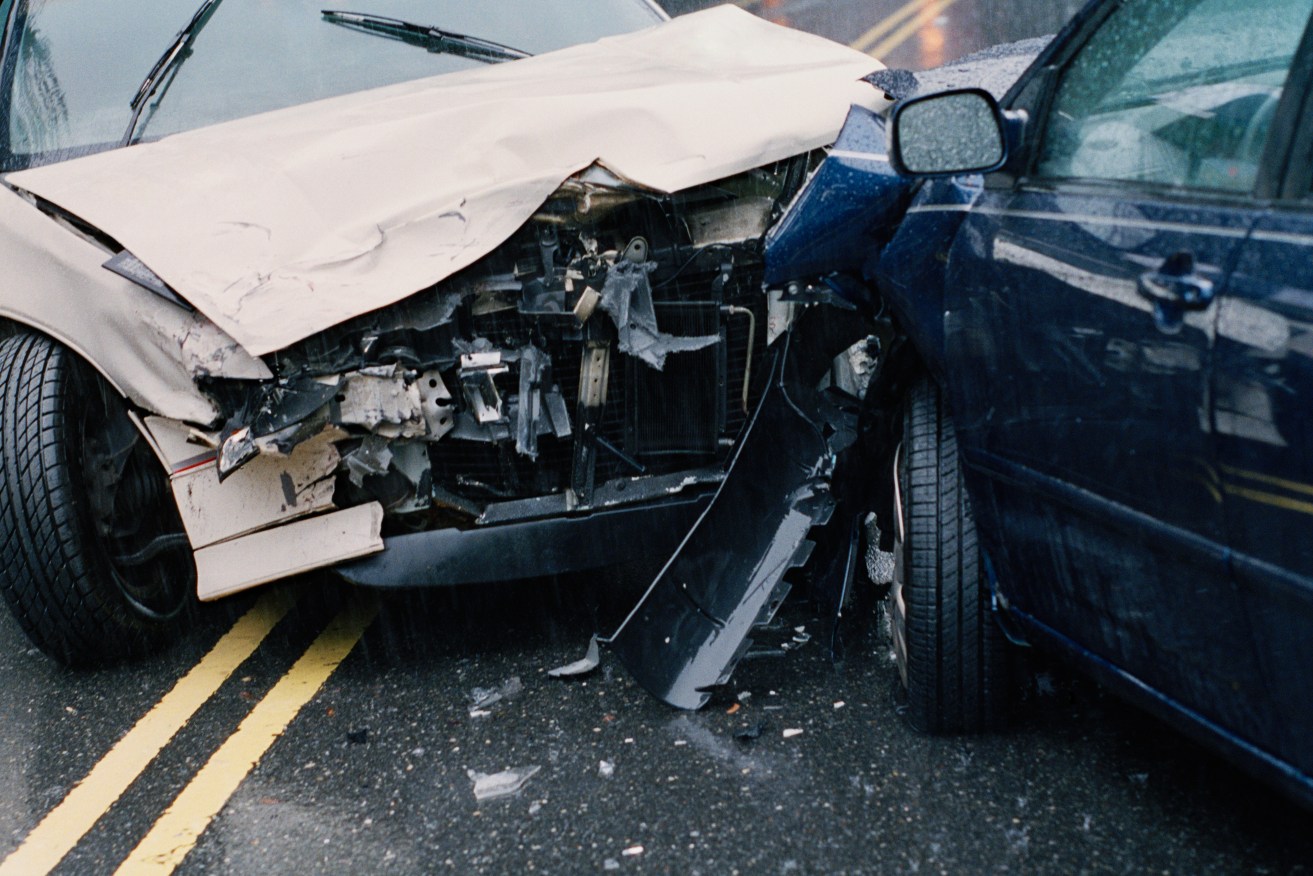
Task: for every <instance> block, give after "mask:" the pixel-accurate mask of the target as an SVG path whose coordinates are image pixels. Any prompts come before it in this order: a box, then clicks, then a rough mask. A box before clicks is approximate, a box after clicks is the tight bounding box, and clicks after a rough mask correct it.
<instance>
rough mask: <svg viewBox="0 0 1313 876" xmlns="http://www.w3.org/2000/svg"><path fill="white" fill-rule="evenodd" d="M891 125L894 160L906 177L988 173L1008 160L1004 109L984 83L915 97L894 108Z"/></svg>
mask: <svg viewBox="0 0 1313 876" xmlns="http://www.w3.org/2000/svg"><path fill="white" fill-rule="evenodd" d="M889 128H890V143H889V160H890V163H891V164H892V165H893V167H894V170H896V171H898V172H899V173H901V174H904V175H907V176H955V175H957V174H964V173H989V172H991V171H995V170H998V169H999V168H1001V167H1002V166H1003V165H1004V164H1005V163H1006V162H1007V157H1008V150H1007V145H1006V144H1007V140H1006V135H1005V132H1004V125H1003V112H1002V111H1001V110H1000V109H999V106H998V102H997V101H995V100H994V98H993V97H992V96H991V95H990V94H989V92H987V91H983V90H981V89H979V88H968V89H963V90H960V91H944V92H941V93H939V94H930V95H926V96H925V97H914V98H912V99H911V100H908V101H906V102H904V103H901V104H899V105H898V106H896V107H894V112H893V118H892V119H891V120H890V125H889Z"/></svg>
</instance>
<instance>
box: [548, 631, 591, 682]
mask: <svg viewBox="0 0 1313 876" xmlns="http://www.w3.org/2000/svg"><path fill="white" fill-rule="evenodd" d="M601 661H602V656H601V653H600V651H599V648H598V645H597V636H593V638H592V639H591V640H590V641H589V642H588V652H587V653H586V654H584V656H583V657H581V658H580V659H578V660H576V661H574V662H573V663H567V664H565V665H564V666H558V667H556V668H555V669H549V670H547V674H548V675H550V676H551V677H552V678H574V677H575V676H579V675H587V674H588V673H590V672H592V671H593V670H594V669H596V668H597V664H598V663H600V662H601Z"/></svg>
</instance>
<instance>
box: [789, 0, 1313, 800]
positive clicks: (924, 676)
mask: <svg viewBox="0 0 1313 876" xmlns="http://www.w3.org/2000/svg"><path fill="white" fill-rule="evenodd" d="M1311 12H1313V0H1270V2H1267V3H1264V4H1261V6H1259V7H1256V6H1255V5H1254V4H1252V3H1248V2H1242V0H1108V2H1101V0H1100V2H1092V3H1091V4H1089V6H1088V7H1086V8H1085V10H1084V11H1083V12H1082V13H1081V14H1080V15H1079V16H1078V17H1077V18H1076V19H1075V20H1074V21H1072V22H1071V24H1070V25H1069V26H1068V27H1067V28H1066V29H1065V30H1064V31H1063V32H1062V33H1061V34H1060V35H1059V36H1058V37H1057V38H1056V39H1054V40H1053V41H1052V42H1051V43H1050V44H1049V45H1048V46H1047V47H1046V48H1045V49H1044V50H1043V51H1042V52H1041V53H1040V54H1039V57H1038V58H1037V59H1036V60H1035V62H1034V63H1033V64H1032V65H1031V66H1030V68H1029V69H1028V70H1027V72H1026V73H1025V74H1024V75H1022V76H1021V78H1020V79H1019V80H1017V81H1016V82H1015V84H1014V85H1013V86H1012V87H1011V88H1010V90H1008V91H1007V93H1006V95H1004V96H1003V97H1002V99H1001V100H1000V101H997V102H996V100H995V98H994V97H993V96H991V95H990V94H989V93H988V92H987V91H985V90H978V89H958V90H955V91H948V92H940V93H937V94H925V93H924V91H925V89H924V88H922V89H921V93H917V94H915V96H911V97H907V98H906V99H904V100H902V101H900V103H899V104H898V105H897V106H896V107H895V109H894V111H893V113H892V115H891V117H890V120H889V147H890V148H889V150H888V161H885V160H884V154H883V152H884V150H883V149H882V146H883V137H882V134H883V126H882V123H883V119H880V118H877V117H875V116H872V115H869V114H862V113H860V112H858V111H854V116H853V117H852V118H851V119H850V121H849V127H848V129H847V130H846V131H845V134H846V136H847V142H846V144H845V142H844V141H843V140H841V143H840V145H839V147H838V148H836V150H835V152H834V153H833V154H832V155H831V157H830V158H829V159H828V161H827V165H826V167H823V168H822V170H821V172H820V173H819V174H818V175H817V177H816V178H815V179H814V180H813V184H812V186H811V187H810V188H809V191H807V192H805V193H804V197H803V198H802V199H800V201H799V202H798V204H797V205H796V206H795V208H794V210H793V211H792V215H790V216H786V218H785V221H784V222H783V223H782V224H781V226H780V227H779V228H777V229H776V231H775V233H774V235H773V237H774V240H773V241H772V249H771V251H770V252H769V253H768V257H769V256H771V255H772V254H773V267H772V271H773V272H774V274H775V276H776V278H777V279H779V278H780V277H781V276H782V275H793V276H798V275H799V273H800V272H802V271H805V270H817V271H820V270H829V269H835V268H837V269H839V271H838V272H837V273H835V274H832V275H831V276H829V277H828V278H827V280H826V282H827V284H828V285H830V286H835V285H837V284H839V283H840V282H846V280H843V274H844V273H845V272H846V273H847V274H848V275H849V276H850V277H860V278H861V279H862V280H864V281H865V282H866V283H868V284H871V285H872V286H873V288H874V289H875V296H876V301H877V304H878V306H880V307H883V308H885V309H886V313H887V315H888V317H889V324H888V328H887V330H886V331H885V333H884V334H883V335H880V337H879V340H880V342H881V352H882V356H881V361H880V368H881V373H880V375H879V376H878V378H877V380H876V381H875V382H874V383H873V384H872V386H871V388H870V390H869V391H868V399H867V407H868V410H869V409H876V410H884V411H886V412H888V413H885V414H884V415H883V417H882V416H881V415H879V414H876V415H874V416H873V417H872V425H871V427H870V429H869V430H868V432H872V433H874V434H875V437H874V438H873V439H872V445H871V446H872V448H873V450H872V456H873V459H874V460H875V462H874V463H873V466H874V469H875V480H876V482H877V485H876V490H875V491H876V495H877V501H876V508H877V510H876V516H877V519H878V521H879V523H880V527H879V528H880V529H881V530H883V531H884V533H885V535H884V546H885V547H886V548H887V549H889V550H890V551H891V552H892V553H893V554H894V555H895V561H896V568H895V571H894V574H893V582H892V587H891V593H890V599H889V605H890V616H891V620H892V627H893V633H894V640H895V650H896V653H897V655H898V660H899V668H900V670H901V672H902V675H903V681H904V683H905V685H906V687H907V694H908V705H909V714H910V717H911V719H912V721H913V722H914V723H915V724H916V725H917V726H918V727H920V728H922V729H925V730H929V731H938V732H955V731H964V730H976V729H982V728H987V727H989V726H992V725H994V724H995V723H997V721H998V719H999V717H1000V716H1001V714H1002V711H1003V709H1004V707H1005V705H1006V702H1007V699H1008V684H1007V663H1008V659H1009V651H1010V646H1009V645H1008V644H1007V640H1008V639H1012V640H1015V641H1018V642H1021V641H1024V642H1027V643H1033V644H1036V645H1044V646H1047V647H1051V648H1056V649H1057V650H1059V651H1061V652H1065V653H1066V654H1068V655H1071V656H1073V657H1074V658H1076V659H1077V660H1078V661H1079V663H1080V664H1081V665H1082V666H1083V667H1085V668H1086V669H1088V670H1090V671H1091V672H1092V673H1093V674H1094V675H1096V676H1098V677H1099V678H1100V679H1102V680H1103V681H1105V682H1106V683H1108V684H1109V685H1111V686H1112V687H1114V688H1116V689H1117V690H1119V691H1120V692H1121V693H1123V694H1125V695H1127V696H1129V697H1131V698H1132V699H1134V700H1136V701H1138V702H1139V703H1141V704H1142V705H1144V706H1145V707H1147V708H1149V709H1150V710H1152V711H1154V712H1156V713H1158V714H1159V715H1162V716H1164V717H1166V718H1167V719H1169V720H1171V721H1172V722H1174V723H1176V724H1178V725H1179V726H1180V727H1181V728H1182V729H1184V730H1186V731H1187V732H1189V733H1191V734H1192V735H1195V736H1198V737H1200V738H1202V739H1204V740H1206V741H1208V742H1210V743H1213V744H1215V745H1218V746H1220V747H1222V748H1223V749H1225V750H1227V751H1228V752H1229V753H1230V754H1232V755H1234V756H1235V757H1236V758H1237V759H1238V760H1240V761H1242V762H1243V763H1244V764H1245V765H1246V766H1247V767H1249V768H1250V769H1251V770H1253V771H1254V772H1256V773H1258V774H1260V775H1262V776H1265V777H1266V778H1268V779H1269V780H1272V781H1275V782H1276V783H1278V784H1279V785H1281V786H1283V787H1284V788H1286V789H1287V790H1288V791H1290V792H1292V793H1294V794H1295V795H1296V796H1297V797H1300V798H1301V799H1303V800H1304V801H1310V800H1313V683H1311V682H1310V681H1309V679H1307V678H1306V677H1305V672H1307V671H1308V670H1309V668H1310V667H1313V516H1310V515H1313V411H1311V410H1310V403H1311V402H1313V360H1311V359H1310V356H1313V259H1311V258H1310V253H1311V252H1313V161H1311V160H1310V158H1311V157H1313V156H1310V152H1311V151H1313V136H1311V133H1313V90H1311V88H1310V86H1311V85H1313V76H1311V75H1310V71H1311V70H1313V35H1311V34H1310V30H1309V26H1308V23H1309V18H1310V13H1311ZM888 81H891V82H893V81H895V79H893V78H891V79H889V80H888ZM896 96H902V95H896ZM854 144H856V145H854ZM845 145H847V146H848V148H846V149H845V148H844V147H845ZM891 167H892V168H894V169H896V170H897V171H898V172H899V174H901V175H895V174H894V172H893V170H891ZM827 182H828V185H827ZM854 192H858V193H860V196H854V195H853V193H854ZM823 195H824V196H825V197H822V196H823ZM895 220H897V221H895ZM891 228H892V229H894V230H892V231H891V230H890V229H891ZM803 239H806V240H809V241H810V243H811V245H810V246H796V244H797V242H798V241H799V240H803Z"/></svg>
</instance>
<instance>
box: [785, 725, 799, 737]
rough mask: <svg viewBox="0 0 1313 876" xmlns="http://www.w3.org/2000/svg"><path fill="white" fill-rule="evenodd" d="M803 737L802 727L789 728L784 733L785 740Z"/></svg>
mask: <svg viewBox="0 0 1313 876" xmlns="http://www.w3.org/2000/svg"><path fill="white" fill-rule="evenodd" d="M801 735H802V728H801V727H790V728H788V729H787V730H785V731H784V738H785V739H792V738H793V737H795V736H801Z"/></svg>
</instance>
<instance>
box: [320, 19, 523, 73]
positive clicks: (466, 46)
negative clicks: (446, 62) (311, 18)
mask: <svg viewBox="0 0 1313 876" xmlns="http://www.w3.org/2000/svg"><path fill="white" fill-rule="evenodd" d="M323 16H324V19H325V20H326V21H329V22H332V23H333V24H340V25H342V26H343V27H349V28H351V29H352V30H359V31H363V32H364V33H372V34H377V35H378V36H383V37H388V38H389V39H394V40H399V41H401V42H403V43H406V44H408V45H412V46H422V47H423V48H426V49H428V50H429V51H430V52H440V53H443V54H449V55H461V56H462V57H466V58H470V59H472V60H475V61H483V62H484V63H486V64H494V63H496V62H498V61H514V60H517V59H519V58H528V57H529V53H528V52H522V51H520V50H519V49H514V48H511V47H510V46H507V45H502V44H501V43H494V42H493V41H492V40H485V39H481V38H480V37H473V36H467V35H465V34H463V33H452V32H451V31H449V30H442V29H441V28H437V27H429V26H428V25H426V24H415V23H414V22H410V21H402V20H401V19H399V18H385V17H384V16H382V15H368V14H366V13H363V12H342V11H339V10H334V9H325V10H323Z"/></svg>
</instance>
